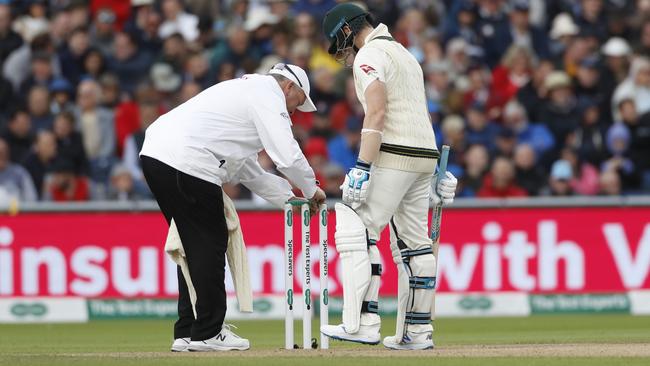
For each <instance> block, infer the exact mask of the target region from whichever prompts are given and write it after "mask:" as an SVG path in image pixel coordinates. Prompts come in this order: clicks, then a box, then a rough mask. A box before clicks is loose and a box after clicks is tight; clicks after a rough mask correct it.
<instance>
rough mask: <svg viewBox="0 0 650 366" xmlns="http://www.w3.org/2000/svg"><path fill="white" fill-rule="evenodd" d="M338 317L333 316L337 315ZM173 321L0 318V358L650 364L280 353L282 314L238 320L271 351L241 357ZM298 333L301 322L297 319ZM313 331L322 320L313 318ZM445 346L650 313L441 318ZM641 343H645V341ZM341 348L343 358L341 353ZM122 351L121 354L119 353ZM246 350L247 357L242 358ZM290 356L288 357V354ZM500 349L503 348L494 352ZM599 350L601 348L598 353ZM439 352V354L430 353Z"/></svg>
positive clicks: (99, 365) (584, 339)
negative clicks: (189, 334) (199, 342)
mask: <svg viewBox="0 0 650 366" xmlns="http://www.w3.org/2000/svg"><path fill="white" fill-rule="evenodd" d="M383 321H384V322H383V327H382V334H383V335H388V334H390V333H392V331H393V329H394V319H391V318H384V319H383ZM333 322H334V320H333ZM172 323H173V322H172V321H170V320H120V321H115V320H104V321H93V322H91V323H88V324H29V325H26V324H16V325H7V324H3V325H0V365H93V366H103V365H120V366H124V365H138V366H146V365H185V364H190V365H219V364H224V365H225V364H227V365H256V366H262V365H289V364H295V365H310V366H312V365H314V366H317V365H328V366H343V365H346V364H349V363H352V362H346V361H351V360H350V358H351V357H354V356H355V352H357V351H358V352H359V357H354V358H353V364H354V365H355V366H362V365H391V366H399V365H425V364H426V365H432V364H433V363H435V365H436V366H438V365H481V366H485V365H493V364H494V365H499V366H508V365H544V366H549V365H571V366H576V365H589V366H598V365H650V359H647V358H646V359H643V358H640V357H637V358H635V357H569V358H567V357H562V358H561V357H548V356H546V357H533V356H530V357H475V356H473V355H472V354H471V353H470V354H468V355H467V356H464V355H461V357H459V356H458V355H455V356H454V357H447V356H446V355H445V354H444V353H443V354H441V356H439V357H438V356H434V355H435V354H434V355H432V356H429V357H404V353H403V352H394V353H390V354H389V355H388V357H387V356H386V354H383V356H381V357H373V354H372V352H374V350H377V351H379V350H381V349H382V347H381V346H376V347H371V346H356V345H350V344H347V343H341V342H331V350H332V352H331V353H332V354H333V355H332V356H326V357H323V354H322V353H313V356H311V357H310V356H305V353H304V352H302V353H299V355H298V356H292V354H289V353H288V352H287V353H275V354H273V355H269V354H268V353H272V352H273V351H274V350H278V349H280V348H281V347H282V345H283V342H284V333H283V322H282V321H241V322H236V325H237V326H238V327H239V329H238V330H237V331H236V332H237V333H238V334H240V335H242V336H244V337H247V338H249V339H250V341H251V344H252V346H253V349H254V350H258V351H259V350H262V351H265V350H267V351H269V352H268V353H267V354H254V353H252V352H250V353H249V354H246V353H240V354H238V355H241V356H239V357H233V356H232V355H229V356H228V357H225V358H224V357H223V355H220V354H211V355H205V354H202V355H195V354H194V355H187V354H184V355H179V354H171V353H169V354H168V353H167V351H168V349H169V348H168V347H169V345H170V342H171V328H172ZM295 329H296V340H297V341H299V340H300V339H301V335H300V333H301V329H302V327H301V324H300V323H298V322H296V327H295ZM313 329H314V334H315V331H316V329H317V324H316V323H314V325H313ZM434 339H435V341H436V346H437V348H438V349H440V350H444V349H445V347H447V348H454V347H456V348H458V347H461V346H462V347H467V346H471V345H476V346H480V345H501V344H511V345H517V344H522V345H523V344H568V343H571V344H573V343H609V344H611V343H618V344H634V343H636V344H640V345H639V346H640V347H647V346H648V344H649V343H650V317H632V316H628V315H552V316H551V315H545V316H533V317H528V318H472V319H469V318H464V319H449V318H447V319H440V320H438V321H437V325H436V333H435V336H434ZM641 344H642V345H641ZM337 350H339V352H343V353H344V357H337V356H336V355H337ZM118 353H123V354H118ZM244 356H245V357H244ZM285 356H286V357H285ZM497 356H498V355H497ZM594 356H597V355H594ZM433 357H435V359H434V358H433Z"/></svg>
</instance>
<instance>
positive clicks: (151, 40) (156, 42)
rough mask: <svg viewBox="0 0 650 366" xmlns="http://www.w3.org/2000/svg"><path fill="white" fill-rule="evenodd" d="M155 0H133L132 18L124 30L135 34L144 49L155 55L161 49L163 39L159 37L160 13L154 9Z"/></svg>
mask: <svg viewBox="0 0 650 366" xmlns="http://www.w3.org/2000/svg"><path fill="white" fill-rule="evenodd" d="M153 5H154V0H132V1H131V7H132V8H131V18H130V19H129V20H128V21H127V24H126V25H125V27H124V31H126V32H127V33H130V34H133V35H134V36H135V38H136V39H137V40H138V43H139V45H140V48H141V49H142V51H144V52H146V53H148V54H150V55H155V54H157V53H158V51H160V47H161V44H162V42H161V40H160V37H158V28H159V26H160V22H161V18H160V14H159V13H158V12H157V11H156V10H155V9H154V6H153Z"/></svg>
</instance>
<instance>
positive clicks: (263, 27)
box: [244, 7, 280, 57]
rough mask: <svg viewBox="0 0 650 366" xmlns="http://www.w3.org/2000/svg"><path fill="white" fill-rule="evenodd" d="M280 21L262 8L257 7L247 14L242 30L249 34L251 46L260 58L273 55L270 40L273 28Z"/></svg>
mask: <svg viewBox="0 0 650 366" xmlns="http://www.w3.org/2000/svg"><path fill="white" fill-rule="evenodd" d="M279 21H280V19H279V18H278V17H277V16H276V15H274V14H272V13H270V12H269V10H268V9H266V8H264V7H257V8H254V9H253V10H251V11H250V12H249V13H248V17H247V18H246V22H245V23H244V29H245V30H246V31H247V32H250V34H251V45H252V47H254V48H256V49H257V51H258V52H259V54H260V56H261V57H264V56H266V55H270V54H272V53H273V43H272V42H271V39H272V37H273V33H274V26H275V25H276V24H278V22H279Z"/></svg>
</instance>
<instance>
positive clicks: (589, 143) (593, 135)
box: [567, 98, 605, 166]
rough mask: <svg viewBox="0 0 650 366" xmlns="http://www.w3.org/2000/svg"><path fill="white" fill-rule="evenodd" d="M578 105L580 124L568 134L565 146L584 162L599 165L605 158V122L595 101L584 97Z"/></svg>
mask: <svg viewBox="0 0 650 366" xmlns="http://www.w3.org/2000/svg"><path fill="white" fill-rule="evenodd" d="M578 106H579V111H580V125H579V126H578V128H577V129H576V130H575V131H574V132H573V133H572V134H571V135H570V138H569V142H568V143H567V146H570V147H572V148H573V149H574V150H576V151H577V152H578V155H579V156H580V157H581V158H582V159H583V160H585V161H586V162H588V163H590V164H592V165H594V166H599V165H600V163H601V162H602V161H603V159H605V123H604V122H603V121H602V119H601V118H600V109H599V106H598V104H597V101H595V100H593V99H588V98H586V99H583V100H582V101H581V102H580V103H578Z"/></svg>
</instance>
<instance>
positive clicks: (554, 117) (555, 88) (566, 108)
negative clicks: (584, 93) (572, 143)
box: [540, 71, 579, 146]
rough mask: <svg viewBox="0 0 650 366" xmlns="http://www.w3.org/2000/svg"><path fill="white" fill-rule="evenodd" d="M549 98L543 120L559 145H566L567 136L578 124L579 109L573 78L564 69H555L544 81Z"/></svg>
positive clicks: (542, 111)
mask: <svg viewBox="0 0 650 366" xmlns="http://www.w3.org/2000/svg"><path fill="white" fill-rule="evenodd" d="M544 88H545V89H546V90H547V93H548V99H547V100H546V103H545V104H544V106H543V109H542V110H541V113H540V114H541V118H542V119H541V121H542V122H543V123H545V124H546V126H547V127H548V129H549V130H550V131H551V134H553V138H554V140H555V142H556V143H557V144H558V146H564V144H565V143H566V139H567V136H568V135H569V133H571V131H573V130H575V129H576V127H577V126H578V120H579V116H578V110H577V106H576V99H575V95H574V94H573V90H572V88H571V79H569V76H568V75H567V74H566V73H564V72H562V71H554V72H552V73H550V74H549V75H548V77H547V78H546V81H545V82H544Z"/></svg>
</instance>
